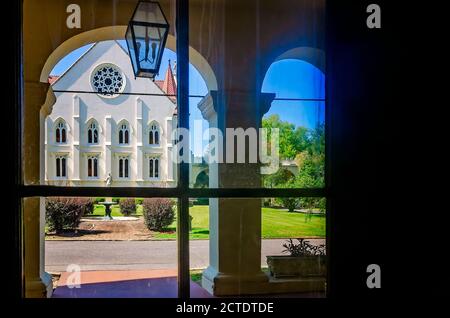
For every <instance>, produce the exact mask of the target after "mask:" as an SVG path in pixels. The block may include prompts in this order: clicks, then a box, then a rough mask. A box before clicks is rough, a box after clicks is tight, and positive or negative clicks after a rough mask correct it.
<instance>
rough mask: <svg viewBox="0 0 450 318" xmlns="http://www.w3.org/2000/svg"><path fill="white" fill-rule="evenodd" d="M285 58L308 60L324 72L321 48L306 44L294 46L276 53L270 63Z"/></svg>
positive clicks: (323, 58)
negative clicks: (278, 53)
mask: <svg viewBox="0 0 450 318" xmlns="http://www.w3.org/2000/svg"><path fill="white" fill-rule="evenodd" d="M287 59H294V60H302V61H305V62H308V63H309V64H312V65H314V66H315V67H317V68H318V69H319V70H320V71H322V73H325V52H324V51H323V50H320V49H317V48H313V47H308V46H302V47H296V48H293V49H290V50H287V51H285V52H284V53H282V54H280V55H278V56H277V57H276V58H275V60H274V61H273V62H272V63H271V65H272V64H273V63H275V62H278V61H281V60H287Z"/></svg>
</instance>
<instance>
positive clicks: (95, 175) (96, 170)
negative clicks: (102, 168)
mask: <svg viewBox="0 0 450 318" xmlns="http://www.w3.org/2000/svg"><path fill="white" fill-rule="evenodd" d="M97 165H98V163H97V158H95V159H94V177H98V166H97Z"/></svg>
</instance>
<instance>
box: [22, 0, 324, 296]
mask: <svg viewBox="0 0 450 318" xmlns="http://www.w3.org/2000/svg"><path fill="white" fill-rule="evenodd" d="M16 9H17V15H18V16H19V19H18V24H19V25H18V30H19V35H18V36H17V37H16V38H14V41H15V49H16V50H15V51H16V53H17V57H18V58H17V60H16V63H15V66H16V67H15V68H16V87H15V105H16V107H15V108H14V118H15V122H14V128H15V129H14V131H15V134H16V140H17V141H18V142H17V143H16V144H15V145H14V147H15V148H14V150H15V156H16V157H17V159H18V160H16V161H15V168H16V169H15V170H16V174H15V176H14V182H15V184H16V189H17V191H16V199H17V201H16V202H17V209H18V210H19V211H20V210H21V209H22V201H23V199H24V198H28V197H48V196H74V197H75V196H89V197H92V196H108V197H168V198H169V197H172V198H177V199H178V217H177V241H178V249H177V253H178V295H179V297H180V298H189V296H190V274H189V198H194V197H207V198H267V197H324V198H326V201H327V208H326V213H327V214H326V216H327V221H326V228H327V230H326V232H327V235H326V242H327V254H328V255H329V240H330V235H329V234H330V218H329V215H330V207H331V195H330V185H329V170H330V169H329V147H328V145H329V144H330V143H329V140H330V136H329V125H330V112H329V111H328V98H327V97H326V98H325V139H326V155H325V187H324V188H308V189H294V188H292V189H274V188H218V189H214V188H202V189H196V188H190V187H189V163H180V164H178V184H177V187H174V188H141V187H140V188H127V187H59V186H51V185H25V184H23V179H22V160H21V159H22V155H23V154H22V147H21V138H22V137H21V129H22V127H21V120H22V118H21V115H22V103H23V100H22V94H23V91H22V88H23V86H22V85H23V76H22V68H23V65H22V60H21V56H22V43H21V42H22V24H23V17H22V2H21V1H18V2H17V8H16ZM176 16H177V19H176V30H177V39H176V51H177V52H176V53H177V82H178V83H179V85H178V92H177V101H178V114H179V116H178V125H179V127H180V128H187V129H188V128H189V83H188V79H189V73H188V65H189V54H188V53H189V37H188V30H189V4H188V1H182V0H176ZM325 75H326V74H325ZM326 82H327V77H326ZM327 96H328V94H327ZM17 216H18V217H19V219H18V220H17V222H16V223H17V224H18V226H19V228H20V224H22V220H21V217H22V214H21V213H19V212H18V213H17ZM21 233H22V231H21V230H20V229H19V230H18V234H19V237H21ZM20 240H21V239H19V240H17V242H15V245H16V246H18V249H17V251H18V253H19V256H18V257H19V262H18V263H19V264H23V257H24V255H23V251H22V249H21V241H20ZM329 276H330V275H329V273H328V275H327V281H328V283H329V282H330V277H329ZM20 279H21V282H22V283H21V286H22V290H21V294H22V296H23V295H24V290H23V286H24V285H23V279H24V278H23V273H22V274H21V275H20Z"/></svg>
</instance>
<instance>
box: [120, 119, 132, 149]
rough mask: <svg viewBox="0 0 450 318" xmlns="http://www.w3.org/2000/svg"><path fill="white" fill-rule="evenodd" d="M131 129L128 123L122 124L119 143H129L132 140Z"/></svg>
mask: <svg viewBox="0 0 450 318" xmlns="http://www.w3.org/2000/svg"><path fill="white" fill-rule="evenodd" d="M129 134H130V133H129V129H128V125H127V124H121V125H120V129H119V144H120V145H127V144H129V142H130V137H129Z"/></svg>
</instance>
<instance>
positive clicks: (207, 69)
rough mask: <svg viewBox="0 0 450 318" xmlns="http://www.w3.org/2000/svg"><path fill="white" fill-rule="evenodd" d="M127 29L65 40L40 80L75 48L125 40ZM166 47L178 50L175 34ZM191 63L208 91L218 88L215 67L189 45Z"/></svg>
mask: <svg viewBox="0 0 450 318" xmlns="http://www.w3.org/2000/svg"><path fill="white" fill-rule="evenodd" d="M126 29H127V26H126V25H117V26H108V27H102V28H97V29H92V30H89V31H86V32H82V33H79V34H77V35H75V36H73V37H71V38H69V39H68V40H66V41H64V42H63V43H61V44H60V45H59V46H58V47H57V48H56V49H55V50H54V51H53V52H52V53H51V54H50V55H49V56H48V58H47V60H46V61H45V63H44V67H43V68H42V71H41V75H40V81H41V82H42V83H47V80H48V76H49V75H50V72H51V70H52V69H53V67H54V66H55V65H56V64H57V63H58V62H59V61H60V60H61V59H62V58H63V57H65V56H66V55H67V54H69V53H70V52H72V51H73V50H75V49H77V48H80V47H82V46H84V45H87V44H90V43H94V42H100V41H107V40H123V39H125V32H126ZM166 48H168V49H170V50H172V51H174V52H176V38H175V36H173V35H171V34H169V35H168V38H167V42H166ZM130 63H131V62H130ZM189 63H191V64H192V65H193V66H194V67H195V68H196V69H197V70H198V71H199V73H200V75H201V76H202V77H203V79H204V81H205V82H206V86H207V87H208V91H211V90H217V79H216V76H215V74H214V71H213V69H212V68H211V66H210V65H209V63H208V61H207V60H206V59H205V58H204V57H203V56H202V55H201V54H200V53H199V52H198V51H197V50H195V49H194V48H192V47H189Z"/></svg>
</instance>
